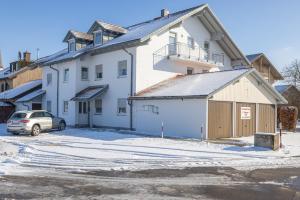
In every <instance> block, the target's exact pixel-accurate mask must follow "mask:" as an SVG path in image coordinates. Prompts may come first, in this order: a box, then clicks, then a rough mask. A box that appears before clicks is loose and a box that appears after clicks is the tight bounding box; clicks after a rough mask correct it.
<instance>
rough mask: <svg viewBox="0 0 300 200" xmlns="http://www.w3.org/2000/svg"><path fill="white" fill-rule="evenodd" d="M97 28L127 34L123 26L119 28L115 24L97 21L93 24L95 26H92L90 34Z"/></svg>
mask: <svg viewBox="0 0 300 200" xmlns="http://www.w3.org/2000/svg"><path fill="white" fill-rule="evenodd" d="M97 26H100V27H102V28H103V29H105V30H108V31H112V32H116V33H126V32H127V29H126V28H123V27H122V26H118V25H115V24H111V23H107V22H103V21H101V20H96V21H95V22H94V23H93V25H92V26H91V28H90V30H89V31H88V33H89V34H91V33H92V32H93V31H94V29H95V28H96V27H97Z"/></svg>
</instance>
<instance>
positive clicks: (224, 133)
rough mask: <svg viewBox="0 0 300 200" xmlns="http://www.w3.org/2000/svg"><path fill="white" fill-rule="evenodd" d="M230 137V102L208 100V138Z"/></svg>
mask: <svg viewBox="0 0 300 200" xmlns="http://www.w3.org/2000/svg"><path fill="white" fill-rule="evenodd" d="M229 137H232V103H231V102H221V101H209V102H208V138H209V139H216V138H229Z"/></svg>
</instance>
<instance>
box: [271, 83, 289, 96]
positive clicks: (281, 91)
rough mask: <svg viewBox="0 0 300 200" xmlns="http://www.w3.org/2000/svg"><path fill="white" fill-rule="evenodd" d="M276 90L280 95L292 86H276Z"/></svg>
mask: <svg viewBox="0 0 300 200" xmlns="http://www.w3.org/2000/svg"><path fill="white" fill-rule="evenodd" d="M274 87H275V89H276V90H277V92H279V93H280V94H282V93H284V92H285V91H286V90H287V89H288V88H289V87H291V85H276V86H274Z"/></svg>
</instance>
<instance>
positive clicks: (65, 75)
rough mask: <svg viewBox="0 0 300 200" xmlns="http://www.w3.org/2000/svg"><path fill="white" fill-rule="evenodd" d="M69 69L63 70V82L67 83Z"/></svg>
mask: <svg viewBox="0 0 300 200" xmlns="http://www.w3.org/2000/svg"><path fill="white" fill-rule="evenodd" d="M69 71H70V70H69V69H65V70H64V82H68V81H69Z"/></svg>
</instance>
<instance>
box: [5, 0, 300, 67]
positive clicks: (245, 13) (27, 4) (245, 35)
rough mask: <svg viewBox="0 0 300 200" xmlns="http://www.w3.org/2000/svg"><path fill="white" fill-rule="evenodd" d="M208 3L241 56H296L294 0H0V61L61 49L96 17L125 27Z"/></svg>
mask: <svg viewBox="0 0 300 200" xmlns="http://www.w3.org/2000/svg"><path fill="white" fill-rule="evenodd" d="M202 3H208V4H209V6H210V7H211V8H212V10H213V11H214V12H215V14H216V15H217V16H218V18H219V19H220V20H221V22H222V23H223V25H224V26H225V28H226V30H227V31H228V32H229V33H230V35H231V36H232V38H233V40H234V41H235V42H236V43H237V45H238V46H239V47H240V49H241V50H242V51H243V52H244V53H245V54H250V53H256V52H264V53H266V54H267V56H268V57H269V58H270V59H271V61H272V62H273V63H274V64H275V65H276V66H277V67H278V68H281V67H283V66H284V65H286V64H288V63H290V62H291V61H292V60H293V59H296V58H300V54H299V53H298V52H300V39H299V37H300V26H299V22H300V13H299V8H300V1H299V0H288V1H285V0H247V1H246V0H243V1H238V0H206V1H200V0H126V1H122V0H110V1H104V0H103V1H102V0H85V1H84V2H82V1H80V3H79V2H77V1H71V0H65V1H63V0H60V1H59V0H51V1H50V0H48V1H46V0H45V1H36V0H26V1H18V0H2V1H1V8H0V10H1V11H0V50H1V52H2V57H3V60H4V64H5V65H6V66H8V63H9V62H10V61H13V60H15V59H16V58H17V52H18V51H19V50H21V51H25V50H28V51H30V52H32V54H33V57H34V58H35V57H36V49H37V48H39V49H40V56H46V55H48V54H51V53H54V52H56V51H58V50H60V49H62V48H65V47H66V44H64V43H63V42H62V40H63V38H64V36H65V35H66V33H67V31H68V30H69V29H75V30H78V31H87V30H88V28H89V27H90V26H91V24H92V23H93V22H94V20H96V19H102V20H104V21H107V22H110V23H115V24H119V25H123V26H128V25H131V24H134V23H137V22H141V21H143V20H148V19H152V18H154V17H156V16H158V15H159V14H160V10H161V9H162V8H168V9H169V10H170V11H171V12H174V11H178V10H182V9H186V8H189V7H193V6H196V5H200V4H202Z"/></svg>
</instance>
